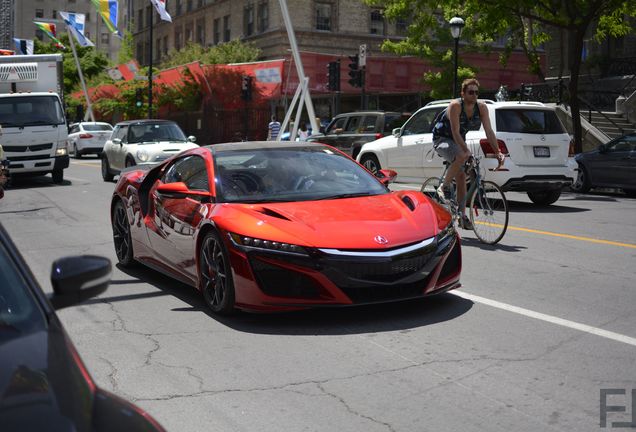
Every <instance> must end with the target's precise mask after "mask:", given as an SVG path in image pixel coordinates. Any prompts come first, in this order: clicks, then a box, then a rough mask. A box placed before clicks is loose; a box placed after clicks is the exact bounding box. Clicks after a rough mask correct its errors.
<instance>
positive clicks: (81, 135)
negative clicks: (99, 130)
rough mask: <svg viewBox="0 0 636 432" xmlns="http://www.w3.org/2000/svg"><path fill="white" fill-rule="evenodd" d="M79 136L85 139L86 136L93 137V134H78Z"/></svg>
mask: <svg viewBox="0 0 636 432" xmlns="http://www.w3.org/2000/svg"><path fill="white" fill-rule="evenodd" d="M79 137H80V138H82V139H87V138H93V135H91V134H80V136H79Z"/></svg>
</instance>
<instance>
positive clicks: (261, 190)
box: [215, 146, 388, 203]
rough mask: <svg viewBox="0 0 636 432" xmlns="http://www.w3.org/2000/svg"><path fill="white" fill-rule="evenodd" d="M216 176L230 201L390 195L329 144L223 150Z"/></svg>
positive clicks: (222, 197)
mask: <svg viewBox="0 0 636 432" xmlns="http://www.w3.org/2000/svg"><path fill="white" fill-rule="evenodd" d="M215 172H216V179H215V181H216V184H217V190H218V195H219V198H220V200H221V201H224V202H249V203H254V202H273V201H312V200H321V199H338V198H348V197H354V196H368V195H380V194H384V193H387V192H388V191H387V189H386V188H385V187H384V186H383V185H382V184H381V183H380V182H378V181H377V179H375V178H374V177H373V175H371V174H370V173H369V172H368V171H366V170H365V169H364V168H362V167H361V166H360V165H358V164H357V163H355V162H354V161H352V160H351V159H349V158H348V157H346V156H344V155H343V154H341V153H339V152H336V151H334V150H333V149H332V148H330V147H327V146H315V147H313V146H312V147H303V146H294V147H285V148H280V147H277V148H258V149H248V150H245V149H241V150H226V151H219V152H217V153H216V154H215Z"/></svg>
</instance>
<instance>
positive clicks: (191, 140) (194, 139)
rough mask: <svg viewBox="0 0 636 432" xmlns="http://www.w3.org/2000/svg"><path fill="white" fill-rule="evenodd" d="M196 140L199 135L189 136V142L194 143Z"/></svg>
mask: <svg viewBox="0 0 636 432" xmlns="http://www.w3.org/2000/svg"><path fill="white" fill-rule="evenodd" d="M196 141H197V137H195V136H194V135H190V136H189V137H188V142H191V143H193V142H196Z"/></svg>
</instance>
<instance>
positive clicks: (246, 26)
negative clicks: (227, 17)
mask: <svg viewBox="0 0 636 432" xmlns="http://www.w3.org/2000/svg"><path fill="white" fill-rule="evenodd" d="M243 33H244V34H245V36H251V35H253V34H254V5H253V4H248V5H247V6H245V9H243Z"/></svg>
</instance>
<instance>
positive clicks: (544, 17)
mask: <svg viewBox="0 0 636 432" xmlns="http://www.w3.org/2000/svg"><path fill="white" fill-rule="evenodd" d="M364 1H365V2H366V3H367V4H369V5H374V6H378V5H380V6H383V7H384V14H385V16H386V17H387V18H389V19H391V20H397V19H406V20H408V21H410V22H411V24H410V25H409V28H408V37H407V38H406V39H405V40H403V41H397V42H394V41H387V42H385V43H384V45H383V48H384V49H386V50H389V51H393V52H396V53H398V54H411V55H418V56H420V57H422V58H425V59H427V60H429V61H431V63H432V64H433V65H434V66H438V67H439V66H441V67H446V69H448V67H449V65H450V63H451V62H449V61H448V55H447V52H448V48H446V47H449V46H451V40H450V37H451V36H450V32H449V31H448V27H447V24H446V23H447V22H448V21H449V19H450V18H451V17H452V16H455V15H457V16H461V17H462V18H463V19H464V20H465V22H466V27H465V28H464V32H463V34H462V40H464V41H467V42H468V43H469V44H470V45H471V46H472V47H474V48H480V49H486V50H488V49H489V47H491V46H492V43H493V42H494V41H495V40H498V39H501V38H505V40H506V44H505V49H504V51H503V53H502V56H501V60H502V62H504V63H505V61H506V60H507V56H508V55H509V54H510V52H511V51H512V50H513V49H515V48H517V47H520V48H521V49H523V51H524V52H525V54H526V56H527V57H528V59H529V60H530V64H531V71H533V72H534V73H536V74H537V75H538V78H539V79H543V71H541V68H540V63H539V55H538V49H539V48H540V47H541V45H542V44H543V43H545V42H547V41H548V40H549V39H550V30H553V29H561V30H563V31H564V33H565V34H566V35H567V38H568V47H567V52H564V53H562V58H564V59H568V60H567V61H568V69H569V71H570V76H571V78H570V81H569V93H570V95H576V94H577V90H578V76H579V73H580V68H581V54H582V51H583V41H584V38H585V37H586V35H587V34H588V33H589V32H591V31H592V30H594V26H596V30H595V31H594V37H595V38H596V39H597V40H599V41H600V40H603V39H604V38H606V37H607V36H614V37H617V36H623V35H626V34H628V33H629V32H633V31H634V29H633V25H632V24H631V21H630V20H629V19H626V17H629V16H632V17H633V16H636V7H634V5H633V1H631V0H517V1H510V0H441V1H440V0H364ZM440 63H441V65H440ZM570 106H571V109H572V117H573V119H574V136H575V143H576V149H577V151H580V150H581V123H580V116H579V101H578V98H577V97H571V99H570Z"/></svg>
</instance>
